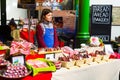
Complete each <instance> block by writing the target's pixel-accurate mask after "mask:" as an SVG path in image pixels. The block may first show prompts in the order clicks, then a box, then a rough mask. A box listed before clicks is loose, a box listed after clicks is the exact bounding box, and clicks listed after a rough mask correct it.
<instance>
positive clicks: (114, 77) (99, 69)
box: [51, 59, 120, 80]
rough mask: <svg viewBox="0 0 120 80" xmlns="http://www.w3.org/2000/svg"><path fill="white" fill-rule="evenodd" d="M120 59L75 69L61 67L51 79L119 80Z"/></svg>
mask: <svg viewBox="0 0 120 80" xmlns="http://www.w3.org/2000/svg"><path fill="white" fill-rule="evenodd" d="M119 71H120V59H115V60H112V61H110V62H105V63H100V64H94V65H89V66H83V67H79V68H78V67H76V68H74V69H66V68H61V69H60V70H57V71H56V72H54V73H53V74H52V79H51V80H119Z"/></svg>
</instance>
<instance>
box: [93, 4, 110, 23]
mask: <svg viewBox="0 0 120 80" xmlns="http://www.w3.org/2000/svg"><path fill="white" fill-rule="evenodd" d="M111 8H112V7H111V5H93V6H92V23H93V24H110V20H111V19H110V15H111V10H112V9H111Z"/></svg>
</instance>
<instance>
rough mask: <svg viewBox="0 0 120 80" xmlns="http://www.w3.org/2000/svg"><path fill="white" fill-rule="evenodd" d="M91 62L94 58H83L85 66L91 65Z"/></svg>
mask: <svg viewBox="0 0 120 80" xmlns="http://www.w3.org/2000/svg"><path fill="white" fill-rule="evenodd" d="M93 60H94V58H93V57H91V58H85V64H89V63H92V62H93Z"/></svg>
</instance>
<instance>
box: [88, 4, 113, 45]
mask: <svg viewBox="0 0 120 80" xmlns="http://www.w3.org/2000/svg"><path fill="white" fill-rule="evenodd" d="M111 16H112V5H92V6H91V25H90V35H91V36H97V37H99V38H101V39H102V40H103V42H104V43H110V40H111V22H112V17H111Z"/></svg>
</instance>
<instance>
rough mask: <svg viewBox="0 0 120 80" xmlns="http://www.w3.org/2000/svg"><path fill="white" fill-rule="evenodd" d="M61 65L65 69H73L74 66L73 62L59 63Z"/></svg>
mask: <svg viewBox="0 0 120 80" xmlns="http://www.w3.org/2000/svg"><path fill="white" fill-rule="evenodd" d="M61 63H62V67H65V68H70V67H73V66H75V61H69V62H68V61H61Z"/></svg>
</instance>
